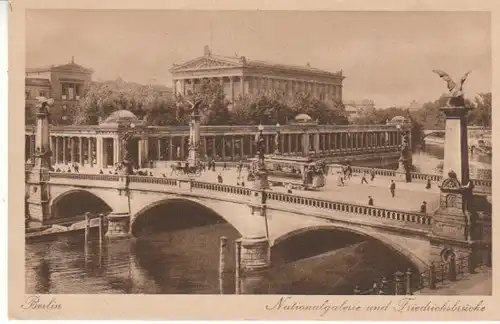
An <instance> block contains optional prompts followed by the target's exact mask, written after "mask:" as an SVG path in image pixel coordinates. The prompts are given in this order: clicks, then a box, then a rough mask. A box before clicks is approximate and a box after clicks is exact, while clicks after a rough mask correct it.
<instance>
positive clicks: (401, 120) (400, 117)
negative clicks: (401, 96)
mask: <svg viewBox="0 0 500 324" xmlns="http://www.w3.org/2000/svg"><path fill="white" fill-rule="evenodd" d="M405 121H406V118H404V117H403V116H396V117H392V119H391V122H392V123H396V122H399V123H401V122H403V123H404V122H405Z"/></svg>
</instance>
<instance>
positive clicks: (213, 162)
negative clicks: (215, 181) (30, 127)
mask: <svg viewBox="0 0 500 324" xmlns="http://www.w3.org/2000/svg"><path fill="white" fill-rule="evenodd" d="M212 171H213V172H215V161H214V160H212Z"/></svg>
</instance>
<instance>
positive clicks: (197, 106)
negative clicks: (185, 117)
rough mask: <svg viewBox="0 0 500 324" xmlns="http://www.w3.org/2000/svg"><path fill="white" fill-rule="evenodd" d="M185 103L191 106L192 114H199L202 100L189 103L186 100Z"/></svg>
mask: <svg viewBox="0 0 500 324" xmlns="http://www.w3.org/2000/svg"><path fill="white" fill-rule="evenodd" d="M186 101H187V102H188V103H189V104H190V105H191V112H192V113H194V114H195V115H198V114H199V113H200V105H201V103H202V102H203V100H202V99H197V100H195V101H191V100H189V99H186Z"/></svg>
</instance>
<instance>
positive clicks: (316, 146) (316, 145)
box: [314, 133, 321, 154]
mask: <svg viewBox="0 0 500 324" xmlns="http://www.w3.org/2000/svg"><path fill="white" fill-rule="evenodd" d="M319 136H320V134H319V133H315V134H314V152H315V153H316V154H318V153H319V152H320V150H321V149H320V146H319Z"/></svg>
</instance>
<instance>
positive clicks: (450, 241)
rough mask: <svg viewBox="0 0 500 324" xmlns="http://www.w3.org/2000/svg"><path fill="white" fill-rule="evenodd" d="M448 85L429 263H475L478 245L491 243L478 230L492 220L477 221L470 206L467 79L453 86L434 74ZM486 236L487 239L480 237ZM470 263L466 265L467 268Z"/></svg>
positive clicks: (438, 72) (485, 218) (436, 71)
mask: <svg viewBox="0 0 500 324" xmlns="http://www.w3.org/2000/svg"><path fill="white" fill-rule="evenodd" d="M434 72H435V73H437V74H438V75H439V76H440V77H441V78H443V79H444V80H445V81H446V82H447V86H448V90H449V94H448V102H447V104H446V105H445V106H444V107H441V109H440V110H441V112H443V113H444V115H445V117H446V122H445V123H446V124H445V130H446V132H445V147H444V165H443V172H444V176H443V179H444V180H443V181H442V183H441V185H440V189H441V192H440V205H439V208H438V210H437V211H436V212H435V213H434V215H433V221H432V229H431V235H430V236H429V239H430V242H431V257H430V260H431V261H438V262H439V261H447V260H445V259H447V258H450V257H451V256H452V255H453V256H454V257H455V258H456V259H458V258H460V257H468V258H469V261H470V262H472V267H474V260H475V257H476V254H477V250H478V248H480V247H481V244H482V243H481V242H483V243H484V242H488V241H489V242H490V243H491V235H489V236H490V237H489V238H488V237H487V236H488V235H486V233H485V232H484V231H483V230H482V229H480V228H478V224H479V223H481V224H483V225H484V226H485V228H487V227H488V226H489V227H490V228H491V217H489V219H488V216H487V215H486V216H485V217H479V215H478V212H477V208H476V207H477V206H476V204H474V203H473V199H474V196H473V193H472V190H473V186H472V183H471V181H470V178H469V155H468V144H467V114H468V112H469V110H470V109H469V108H467V107H466V106H465V100H464V93H463V90H462V86H463V84H464V82H465V80H466V79H467V76H468V75H469V72H468V73H466V74H465V75H464V76H463V77H462V79H461V80H460V81H459V82H457V83H455V82H454V81H453V80H452V79H451V78H450V77H449V75H448V74H446V73H445V72H443V71H440V70H434ZM483 235H486V236H483ZM470 264H471V263H469V265H470Z"/></svg>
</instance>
